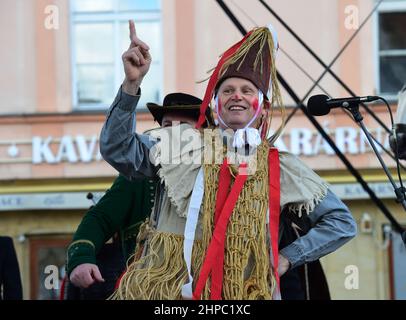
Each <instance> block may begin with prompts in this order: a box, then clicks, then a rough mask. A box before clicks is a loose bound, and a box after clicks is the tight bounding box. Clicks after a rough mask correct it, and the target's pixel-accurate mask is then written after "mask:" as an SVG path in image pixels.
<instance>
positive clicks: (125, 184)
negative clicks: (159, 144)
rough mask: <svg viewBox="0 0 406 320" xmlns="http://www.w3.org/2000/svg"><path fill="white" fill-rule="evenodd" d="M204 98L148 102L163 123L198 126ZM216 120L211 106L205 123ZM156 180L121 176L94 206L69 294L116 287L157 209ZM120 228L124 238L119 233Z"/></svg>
mask: <svg viewBox="0 0 406 320" xmlns="http://www.w3.org/2000/svg"><path fill="white" fill-rule="evenodd" d="M201 103H202V100H200V99H199V98H197V97H195V96H192V95H190V94H186V93H181V92H176V93H170V94H168V95H166V96H165V98H164V101H163V104H162V105H158V104H155V103H147V107H148V109H149V111H150V112H151V114H152V116H153V117H154V120H155V121H157V122H158V123H159V125H160V126H161V127H168V126H172V123H173V124H174V125H176V123H180V124H182V123H189V124H190V125H192V126H194V124H195V123H196V121H197V119H198V118H199V110H200V105H201ZM212 125H214V121H213V117H212V115H211V111H210V110H209V109H208V111H207V112H206V122H205V123H204V125H203V127H209V126H212ZM156 182H157V181H156V180H154V179H138V180H134V181H129V180H127V179H126V178H125V177H124V176H122V175H119V176H118V177H117V178H116V179H115V181H114V183H113V185H112V186H111V187H110V189H109V190H108V191H107V192H106V194H105V195H104V196H103V197H102V198H101V199H100V201H99V202H98V203H97V204H96V205H95V206H92V207H91V208H90V209H89V211H88V212H87V213H86V215H85V216H84V218H83V220H82V221H81V223H80V225H79V227H78V229H77V231H76V232H75V234H74V236H73V241H72V243H71V244H70V246H69V247H68V254H67V274H68V277H69V279H70V283H69V285H67V286H66V288H67V289H69V290H68V291H67V292H68V295H67V297H66V296H63V297H62V298H63V299H69V300H71V299H82V300H83V299H84V300H87V299H91V300H95V299H106V298H107V297H108V296H109V295H110V294H111V293H112V292H113V290H114V285H115V282H116V280H117V279H118V278H119V275H120V274H121V272H122V271H123V270H124V268H125V262H126V261H127V260H128V258H129V257H130V256H131V254H132V253H133V251H134V248H135V243H136V241H135V240H136V237H137V234H138V230H139V226H140V224H141V223H142V222H143V221H144V220H145V218H146V217H148V216H149V215H150V213H151V209H152V207H153V204H154V197H155V188H156ZM116 233H118V237H116V236H114V235H115V234H116ZM111 238H112V239H113V243H109V244H107V245H106V239H111ZM120 247H121V249H120ZM120 250H121V252H120ZM71 284H74V285H75V286H76V287H78V290H76V289H73V288H72V286H71ZM79 288H81V289H86V290H79Z"/></svg>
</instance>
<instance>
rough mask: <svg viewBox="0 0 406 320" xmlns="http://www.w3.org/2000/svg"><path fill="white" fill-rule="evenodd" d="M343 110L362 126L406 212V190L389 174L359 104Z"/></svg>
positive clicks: (405, 239)
mask: <svg viewBox="0 0 406 320" xmlns="http://www.w3.org/2000/svg"><path fill="white" fill-rule="evenodd" d="M342 106H343V108H345V109H347V110H349V111H350V112H351V114H352V116H353V117H354V120H355V121H356V122H358V123H359V125H360V126H361V129H362V131H363V132H364V134H365V136H366V137H367V139H368V141H369V144H370V145H371V147H372V149H373V150H374V153H375V155H376V156H377V158H378V160H379V162H380V164H381V166H382V168H383V170H384V171H385V173H386V175H387V176H388V178H389V181H390V183H391V184H392V187H393V190H394V191H395V194H396V202H398V203H400V204H402V206H403V209H404V210H405V211H406V199H405V188H402V187H398V186H397V185H396V183H395V181H394V180H393V178H392V175H391V173H390V172H389V169H388V167H387V166H386V164H385V162H384V161H383V159H382V157H381V155H380V154H379V152H378V150H377V149H376V146H375V142H374V141H373V140H372V138H371V134H370V133H369V131H368V130H367V128H366V127H365V125H364V123H363V122H362V120H363V119H364V118H363V116H362V115H361V113H360V112H359V103H358V102H350V103H349V102H344V103H343V105H342ZM402 239H403V243H404V244H405V245H406V231H403V233H402Z"/></svg>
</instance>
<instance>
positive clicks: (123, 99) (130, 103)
mask: <svg viewBox="0 0 406 320" xmlns="http://www.w3.org/2000/svg"><path fill="white" fill-rule="evenodd" d="M117 95H118V96H119V99H118V102H117V106H118V107H119V108H120V109H121V110H123V111H134V110H135V108H136V107H137V105H138V101H139V100H140V97H141V88H138V92H137V95H135V96H133V95H130V94H128V93H125V92H124V91H123V88H122V87H120V90H119V92H118V94H117Z"/></svg>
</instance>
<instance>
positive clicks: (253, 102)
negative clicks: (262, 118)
mask: <svg viewBox="0 0 406 320" xmlns="http://www.w3.org/2000/svg"><path fill="white" fill-rule="evenodd" d="M258 105H259V103H258V98H255V99H254V101H252V107H253V108H254V110H255V111H257V109H258Z"/></svg>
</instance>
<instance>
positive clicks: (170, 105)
mask: <svg viewBox="0 0 406 320" xmlns="http://www.w3.org/2000/svg"><path fill="white" fill-rule="evenodd" d="M201 104H202V100H200V99H199V98H197V97H195V96H192V95H190V94H186V93H181V92H175V93H170V94H168V95H166V96H165V98H164V101H163V105H159V104H156V103H151V102H149V103H147V107H148V109H149V112H151V114H152V116H153V117H154V120H155V121H157V122H158V123H159V125H162V118H163V117H164V115H165V114H166V113H167V112H171V111H176V112H182V113H184V114H185V115H190V116H191V117H193V118H195V119H196V121H197V119H198V118H199V112H200V105H201ZM206 124H207V125H206V126H211V125H214V120H213V115H212V113H211V110H210V108H207V110H206Z"/></svg>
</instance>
